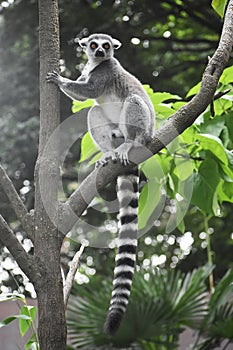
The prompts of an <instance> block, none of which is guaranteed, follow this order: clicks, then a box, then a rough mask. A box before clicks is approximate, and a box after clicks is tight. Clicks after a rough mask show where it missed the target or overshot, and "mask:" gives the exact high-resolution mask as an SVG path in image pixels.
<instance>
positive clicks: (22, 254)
mask: <svg viewBox="0 0 233 350" xmlns="http://www.w3.org/2000/svg"><path fill="white" fill-rule="evenodd" d="M0 241H1V242H2V244H3V245H4V246H5V247H6V248H7V249H8V250H9V252H10V253H11V254H12V256H13V257H14V259H15V261H16V262H17V263H18V265H19V267H20V268H21V269H22V270H23V272H25V274H26V275H27V276H28V278H29V279H31V280H32V278H33V276H34V261H33V257H32V256H31V255H29V254H27V252H26V251H25V250H24V249H23V247H22V245H21V244H20V242H19V241H18V239H17V238H16V237H15V235H14V232H13V231H12V230H11V228H10V227H9V226H8V224H7V222H6V221H5V220H4V218H3V217H2V215H0Z"/></svg>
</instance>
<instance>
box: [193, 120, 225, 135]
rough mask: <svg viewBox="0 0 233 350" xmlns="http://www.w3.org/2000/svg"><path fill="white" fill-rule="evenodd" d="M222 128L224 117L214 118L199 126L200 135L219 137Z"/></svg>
mask: <svg viewBox="0 0 233 350" xmlns="http://www.w3.org/2000/svg"><path fill="white" fill-rule="evenodd" d="M224 126H225V119H224V116H216V117H215V118H214V119H208V120H204V122H203V123H201V124H200V125H199V129H200V132H201V133H202V134H209V135H212V136H216V137H219V136H220V134H221V132H222V130H223V128H224Z"/></svg>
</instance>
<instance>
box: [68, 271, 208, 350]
mask: <svg viewBox="0 0 233 350" xmlns="http://www.w3.org/2000/svg"><path fill="white" fill-rule="evenodd" d="M210 270H211V268H210V267H209V266H205V267H203V268H200V269H198V270H195V271H193V272H192V273H188V274H186V275H183V274H181V272H179V271H174V270H172V271H169V272H167V273H165V274H162V273H160V272H159V271H156V272H153V271H146V272H145V271H144V270H142V271H140V272H138V273H136V274H135V277H134V283H133V289H132V295H131V298H130V303H129V305H128V308H127V312H126V315H125V317H124V320H123V322H122V325H121V327H120V329H119V332H118V333H117V334H116V336H114V337H112V338H108V337H107V336H106V335H105V334H103V331H102V327H103V324H104V320H105V317H106V312H107V309H108V303H109V299H110V295H111V288H112V281H110V280H106V281H103V282H102V283H100V282H99V279H98V280H97V283H96V285H95V277H94V278H93V280H92V281H91V283H90V284H89V285H87V286H85V287H81V286H79V288H78V293H79V291H80V293H79V295H78V296H74V295H72V296H71V298H70V302H69V305H68V312H67V320H68V340H69V344H70V345H71V346H73V347H74V348H75V349H89V350H91V349H104V347H106V348H107V349H115V348H117V349H119V348H120V349H125V348H127V349H146V350H147V349H148V350H154V349H156V350H160V349H161V350H162V349H166V350H169V349H173V350H174V349H175V348H176V346H177V342H178V337H179V334H180V333H181V331H182V330H183V327H184V326H186V325H189V326H193V327H197V325H196V324H199V322H200V320H202V319H203V317H204V316H205V315H206V314H207V308H206V305H207V302H206V300H207V292H206V287H205V280H206V278H207V276H208V274H209V273H210ZM145 277H146V278H145Z"/></svg>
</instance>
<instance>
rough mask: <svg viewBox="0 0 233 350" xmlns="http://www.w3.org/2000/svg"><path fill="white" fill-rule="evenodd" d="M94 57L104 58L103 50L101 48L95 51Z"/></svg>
mask: <svg viewBox="0 0 233 350" xmlns="http://www.w3.org/2000/svg"><path fill="white" fill-rule="evenodd" d="M95 57H104V50H103V49H102V48H101V47H100V48H98V50H96V52H95Z"/></svg>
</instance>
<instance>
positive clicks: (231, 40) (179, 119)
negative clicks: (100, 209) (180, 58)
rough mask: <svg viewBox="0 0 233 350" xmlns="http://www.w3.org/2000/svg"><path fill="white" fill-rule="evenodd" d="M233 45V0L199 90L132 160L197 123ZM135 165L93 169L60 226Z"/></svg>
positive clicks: (63, 227)
mask: <svg viewBox="0 0 233 350" xmlns="http://www.w3.org/2000/svg"><path fill="white" fill-rule="evenodd" d="M232 45H233V0H230V1H229V4H228V8H227V11H226V15H225V20H224V25H223V30H222V35H221V38H220V41H219V46H218V48H217V50H216V51H215V53H214V55H213V57H212V58H211V59H210V60H209V62H208V65H207V67H206V69H205V72H204V74H203V78H202V84H201V88H200V92H199V93H198V94H197V95H196V96H194V97H193V98H192V100H190V101H189V102H188V103H187V104H186V105H185V106H183V107H181V108H180V109H179V110H178V111H177V112H176V113H174V114H173V115H172V116H171V117H170V118H169V119H168V120H167V122H166V123H165V124H164V125H163V126H162V127H161V128H160V129H159V130H157V132H156V134H155V137H154V138H153V139H152V140H150V141H149V142H148V144H147V147H146V148H142V149H141V150H140V149H139V148H138V149H137V150H135V149H132V151H131V152H130V154H129V158H130V160H131V161H132V162H133V163H134V164H135V163H136V164H139V163H141V162H143V161H145V160H146V159H148V158H149V157H151V156H152V155H153V154H156V153H158V152H159V151H160V150H161V149H162V148H164V147H165V146H166V145H168V144H169V143H170V142H171V141H172V140H173V139H174V138H175V137H177V136H178V135H179V134H181V133H182V132H183V131H184V130H185V129H187V128H188V127H189V126H190V125H192V124H193V123H194V121H195V120H196V119H197V118H198V116H199V115H200V114H201V113H202V112H204V111H205V109H206V108H207V107H208V105H209V104H210V103H211V101H212V100H213V97H214V94H215V90H216V88H217V85H218V81H219V78H220V76H221V74H222V72H223V70H224V68H225V66H226V64H227V62H228V60H229V57H230V53H231V50H232ZM132 167H133V165H129V166H128V167H124V166H122V165H121V164H112V163H109V164H108V165H107V166H106V167H102V168H100V169H97V170H94V171H93V172H92V173H91V174H90V175H89V176H88V177H87V178H86V179H85V180H84V181H83V182H82V184H81V185H80V187H79V188H78V189H77V190H75V191H74V193H73V194H72V195H71V197H70V198H69V199H68V200H67V202H66V203H65V204H61V207H60V214H61V215H60V218H61V220H60V222H59V229H60V230H61V232H63V234H66V233H67V232H68V231H69V230H70V229H71V228H72V226H73V225H74V223H75V222H76V221H77V219H78V217H80V216H81V214H82V213H83V211H84V210H85V209H86V208H87V206H88V204H89V203H90V202H91V200H92V199H93V198H94V197H95V195H96V194H98V191H99V190H101V189H102V188H104V187H105V186H106V185H107V184H108V183H110V182H112V181H113V180H114V179H115V178H116V177H117V176H118V175H119V174H122V173H125V172H130V170H131V169H132Z"/></svg>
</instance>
